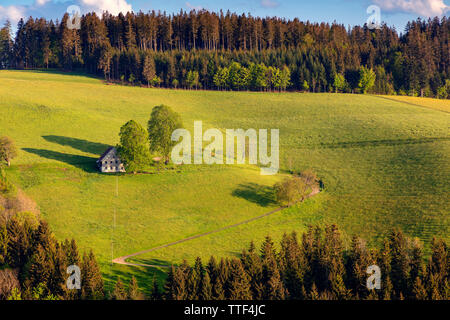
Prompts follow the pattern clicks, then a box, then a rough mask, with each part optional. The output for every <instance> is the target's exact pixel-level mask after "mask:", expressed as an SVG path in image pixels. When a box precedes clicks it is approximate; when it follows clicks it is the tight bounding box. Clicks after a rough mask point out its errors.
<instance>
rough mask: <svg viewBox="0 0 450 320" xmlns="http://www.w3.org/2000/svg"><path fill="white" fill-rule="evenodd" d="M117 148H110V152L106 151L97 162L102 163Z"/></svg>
mask: <svg viewBox="0 0 450 320" xmlns="http://www.w3.org/2000/svg"><path fill="white" fill-rule="evenodd" d="M115 149H116V148H114V147H109V148H108V150H106V151H105V152H104V153H103V154H102V155H101V157H100V159H98V160H97V161H102V160H103V158H105V157H106V156H107V155H108V154H109V153H110V152H111V151H112V150H115Z"/></svg>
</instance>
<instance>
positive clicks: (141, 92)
mask: <svg viewBox="0 0 450 320" xmlns="http://www.w3.org/2000/svg"><path fill="white" fill-rule="evenodd" d="M387 98H389V99H386V97H378V96H363V95H344V94H298V93H282V94H278V93H250V92H233V93H231V92H208V91H183V90H163V89H147V88H137V87H122V86H107V85H105V84H103V83H102V81H100V80H98V79H94V78H89V77H85V76H82V75H65V74H59V73H56V72H55V73H48V72H31V71H22V72H19V71H1V72H0V135H8V136H10V137H12V138H13V139H14V140H15V141H16V143H17V145H18V146H19V148H20V152H19V156H18V158H17V159H16V160H15V161H14V162H13V166H12V167H11V168H10V169H8V176H9V177H10V178H11V179H12V180H13V181H14V182H15V183H16V184H17V185H19V186H20V187H21V188H22V189H24V191H25V192H26V193H27V194H28V195H29V196H31V197H32V198H33V199H34V200H35V201H36V202H37V203H38V204H39V206H40V208H41V212H42V215H43V216H44V217H45V219H46V220H48V221H49V223H50V225H51V227H52V229H53V231H54V232H55V234H56V235H57V237H58V238H61V239H62V238H65V237H73V238H75V239H76V240H77V242H78V243H79V246H80V247H81V248H83V249H87V248H92V249H93V250H94V252H95V253H96V255H97V257H98V258H99V261H100V264H101V267H102V271H103V272H104V274H105V279H106V280H107V281H108V280H110V279H111V278H115V277H116V276H117V275H121V276H122V277H123V278H125V279H128V278H129V277H130V275H131V274H134V275H136V276H137V277H138V279H139V280H140V282H141V284H142V285H145V284H146V283H143V281H144V278H145V279H146V281H147V282H150V280H149V279H148V276H149V275H151V274H153V273H154V272H155V270H153V269H144V268H135V267H127V266H117V265H114V266H111V264H110V261H111V258H112V255H114V256H115V257H117V256H121V255H126V254H130V253H133V252H136V251H140V250H145V249H149V248H152V247H154V246H157V245H161V244H165V243H167V242H171V241H176V240H179V239H182V238H184V237H188V236H191V235H195V234H199V233H203V232H207V231H211V230H214V229H217V228H220V227H222V226H225V225H228V224H233V223H237V222H240V221H242V220H246V219H248V218H251V217H254V216H258V215H260V214H263V213H265V212H268V211H271V210H273V208H275V207H276V205H275V203H274V202H273V199H272V196H271V192H270V190H271V189H270V186H272V185H273V184H274V183H275V182H276V181H278V180H279V179H280V177H279V176H275V177H266V176H261V175H260V174H259V169H258V168H255V167H251V166H231V167H230V166H213V167H209V166H199V167H196V166H190V167H185V168H183V170H182V171H181V172H180V173H177V172H164V173H161V174H156V175H137V176H129V175H127V176H108V175H102V174H99V173H97V172H96V171H95V160H96V158H97V157H98V156H99V155H100V154H101V153H102V152H103V151H104V150H105V149H106V147H107V146H108V145H115V144H116V143H117V142H118V132H119V128H120V126H121V125H123V124H124V123H125V122H126V121H128V120H130V119H134V120H136V121H138V122H140V123H141V124H142V125H144V126H145V125H146V122H147V121H148V118H149V115H150V112H151V110H152V108H153V107H154V106H155V105H159V104H167V105H170V106H171V107H173V108H174V109H175V110H176V111H177V112H179V113H180V114H181V115H182V117H183V120H184V123H185V125H186V127H187V128H190V127H192V126H193V121H194V120H202V121H203V126H204V129H206V128H208V127H215V128H220V129H225V128H244V129H247V128H255V129H259V128H264V129H265V128H267V129H270V128H275V129H280V145H281V146H280V152H281V154H280V158H281V159H280V160H281V166H282V168H283V169H284V170H304V169H306V168H313V169H314V170H315V171H316V172H317V173H318V175H319V177H320V178H321V179H322V180H323V182H324V183H325V187H326V189H325V191H324V192H322V193H321V194H319V195H318V196H316V197H314V198H312V199H309V200H308V201H307V202H306V203H304V204H302V205H299V206H296V207H293V208H290V209H289V210H285V211H282V212H280V213H278V214H274V215H272V216H270V217H266V218H264V219H261V220H258V221H255V222H252V223H250V224H248V225H243V226H240V227H237V228H234V229H229V230H225V231H222V232H219V233H215V234H213V235H209V236H207V237H204V238H199V239H196V240H193V241H190V242H186V243H183V244H179V245H176V246H173V247H170V248H166V249H163V250H159V251H156V252H153V253H151V254H146V255H142V256H139V257H136V258H135V259H134V261H137V262H140V263H152V264H155V263H156V264H158V263H161V264H167V263H169V264H171V263H179V262H180V261H181V260H182V259H188V260H189V261H192V259H194V258H195V256H197V255H200V256H202V257H203V258H205V259H206V258H207V257H208V256H209V255H211V254H214V255H216V256H225V255H227V256H229V255H237V254H239V252H240V251H241V249H242V248H243V247H244V246H247V244H248V242H249V241H251V240H256V241H257V242H259V241H261V240H262V239H263V237H264V236H265V235H267V234H270V235H271V236H272V237H274V238H275V239H278V238H279V237H280V236H281V235H282V233H283V232H290V231H292V230H296V231H299V232H301V231H302V230H304V229H305V228H306V226H307V225H308V224H311V223H312V224H325V223H337V224H338V225H339V226H340V228H341V229H342V230H343V231H344V232H345V235H346V237H347V238H349V237H350V236H351V235H353V234H361V235H363V236H364V237H366V239H368V240H370V242H371V243H372V244H376V243H377V242H378V241H379V239H380V238H381V237H382V236H383V235H385V234H386V233H387V232H389V231H390V230H391V229H392V228H394V227H397V228H401V229H402V230H404V231H405V232H406V233H407V234H408V235H409V236H412V237H418V238H420V239H422V240H423V241H424V242H425V249H427V248H428V245H429V242H430V240H431V238H432V237H433V236H439V237H443V238H444V239H446V240H449V238H450V233H449V231H448V230H449V227H450V222H449V217H450V214H449V211H450V210H449V205H448V198H449V193H450V187H449V186H450V183H449V182H450V170H449V169H450V167H449V163H450V161H449V160H450V131H449V125H450V116H449V114H448V113H446V112H442V110H443V111H445V110H446V109H448V108H449V102H448V101H441V100H431V99H423V100H422V99H419V98H416V99H415V100H414V101H410V100H408V99H405V98H403V97H393V98H395V99H400V98H402V99H405V100H399V101H394V100H392V99H391V98H392V97H387ZM407 100H408V101H407ZM116 190H118V195H119V197H117V198H116ZM114 208H116V214H115V216H116V219H115V223H114ZM112 242H113V243H114V253H112V245H111V243H112ZM161 270H162V269H161ZM161 270H159V271H158V272H159V275H161V274H162V273H161V272H162V271H161Z"/></svg>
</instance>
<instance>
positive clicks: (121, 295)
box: [111, 277, 128, 300]
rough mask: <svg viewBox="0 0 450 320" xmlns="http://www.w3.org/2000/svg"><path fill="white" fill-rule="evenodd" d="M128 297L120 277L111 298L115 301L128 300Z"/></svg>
mask: <svg viewBox="0 0 450 320" xmlns="http://www.w3.org/2000/svg"><path fill="white" fill-rule="evenodd" d="M127 296H128V295H127V290H126V289H125V286H124V284H123V282H122V280H121V279H120V277H118V278H117V281H116V285H115V286H114V290H113V292H112V295H111V298H112V299H113V300H127Z"/></svg>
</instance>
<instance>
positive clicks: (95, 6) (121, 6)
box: [79, 0, 133, 15]
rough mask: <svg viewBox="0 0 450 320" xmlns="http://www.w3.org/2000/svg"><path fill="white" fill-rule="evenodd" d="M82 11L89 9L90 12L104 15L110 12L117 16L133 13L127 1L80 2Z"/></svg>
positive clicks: (99, 0)
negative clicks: (105, 12) (104, 12)
mask: <svg viewBox="0 0 450 320" xmlns="http://www.w3.org/2000/svg"><path fill="white" fill-rule="evenodd" d="M79 2H80V5H81V8H82V11H83V12H84V11H85V10H84V9H87V10H88V11H96V12H98V13H102V12H103V11H108V12H109V13H111V14H113V15H117V14H119V13H120V12H122V13H123V14H125V13H127V12H131V11H133V8H132V6H131V4H128V2H127V1H126V0H79Z"/></svg>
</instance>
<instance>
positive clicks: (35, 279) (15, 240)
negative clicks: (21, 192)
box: [0, 216, 104, 300]
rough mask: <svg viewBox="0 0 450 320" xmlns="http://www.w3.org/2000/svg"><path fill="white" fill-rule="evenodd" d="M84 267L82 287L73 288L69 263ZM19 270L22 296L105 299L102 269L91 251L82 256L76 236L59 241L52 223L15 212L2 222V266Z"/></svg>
mask: <svg viewBox="0 0 450 320" xmlns="http://www.w3.org/2000/svg"><path fill="white" fill-rule="evenodd" d="M70 265H76V266H79V267H80V269H81V279H82V282H81V283H82V288H81V290H73V289H72V290H69V289H68V288H67V285H66V282H67V279H68V278H69V275H68V274H67V267H68V266H70ZM5 267H6V268H14V269H17V270H18V280H19V282H20V291H17V292H15V293H14V297H13V298H17V299H18V298H19V297H20V298H21V299H32V300H37V299H52V300H54V299H64V300H74V299H81V298H83V299H103V297H104V295H103V280H102V275H101V273H100V269H99V267H98V264H97V262H96V259H95V257H94V254H93V253H92V252H90V253H89V254H88V255H86V254H85V255H84V257H83V260H81V259H80V255H79V252H78V248H77V245H76V243H75V241H74V240H72V241H68V240H65V241H64V242H58V241H57V240H56V239H55V237H54V235H53V234H52V232H51V231H50V228H49V226H48V224H47V223H46V222H45V221H38V222H37V224H36V223H35V222H33V221H31V220H29V219H20V218H18V216H13V217H11V218H10V219H8V220H6V222H5V223H3V222H1V223H0V269H2V268H5Z"/></svg>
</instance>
